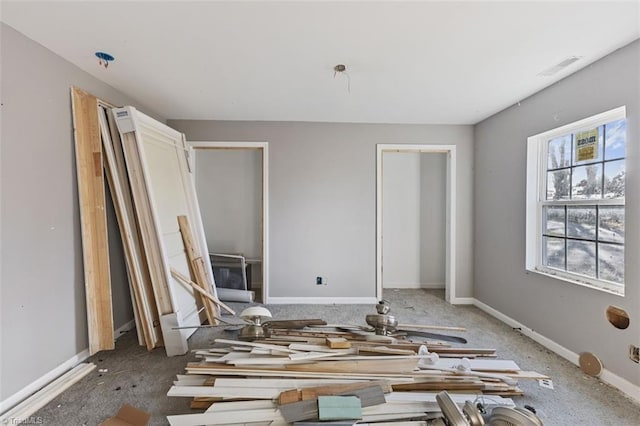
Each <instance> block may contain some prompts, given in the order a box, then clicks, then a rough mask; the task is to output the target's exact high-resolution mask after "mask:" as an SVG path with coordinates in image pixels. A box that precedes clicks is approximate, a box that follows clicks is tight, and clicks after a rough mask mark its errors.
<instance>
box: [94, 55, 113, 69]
mask: <svg viewBox="0 0 640 426" xmlns="http://www.w3.org/2000/svg"><path fill="white" fill-rule="evenodd" d="M96 58H98V63H99V64H100V65H102V66H103V67H105V68H108V67H109V62H111V61H113V60H115V59H116V58H114V57H113V56H111V55H109V54H108V53H106V52H96Z"/></svg>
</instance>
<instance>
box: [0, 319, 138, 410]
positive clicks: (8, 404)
mask: <svg viewBox="0 0 640 426" xmlns="http://www.w3.org/2000/svg"><path fill="white" fill-rule="evenodd" d="M135 326H136V322H135V320H131V321H129V322H127V323H125V324H124V325H122V326H121V327H119V328H118V329H117V330H115V331H114V335H115V338H116V339H118V338H119V337H120V336H122V334H124V333H125V332H127V331H129V330H132V329H133V328H135ZM87 358H89V349H85V350H83V351H82V352H80V353H77V354H75V355H74V356H72V357H71V358H69V359H68V360H66V361H65V362H63V363H62V364H60V365H59V366H57V367H56V368H54V369H53V370H51V371H49V372H48V373H46V374H44V375H43V376H41V377H39V378H38V379H36V380H34V381H33V382H31V383H29V384H28V385H27V386H25V387H24V388H22V389H20V390H19V391H18V392H16V393H14V394H13V395H11V396H10V397H8V398H7V399H5V400H4V401H0V413H4V412H5V411H8V410H9V409H11V408H12V407H14V406H16V405H17V404H19V403H20V402H22V401H23V400H25V399H26V398H28V397H29V396H31V395H32V394H34V393H35V392H37V391H38V390H40V389H42V388H43V387H45V386H46V385H48V384H49V383H51V382H52V381H54V380H55V379H57V378H58V377H60V376H62V375H63V374H64V373H66V372H67V371H69V370H71V369H72V368H73V367H75V366H76V365H78V364H79V363H81V362H83V361H84V360H86V359H87Z"/></svg>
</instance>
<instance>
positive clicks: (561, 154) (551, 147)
mask: <svg viewBox="0 0 640 426" xmlns="http://www.w3.org/2000/svg"><path fill="white" fill-rule="evenodd" d="M570 165H571V135H566V136H561V137H559V138H555V139H551V140H550V141H549V144H548V145H547V169H559V168H561V167H569V166H570Z"/></svg>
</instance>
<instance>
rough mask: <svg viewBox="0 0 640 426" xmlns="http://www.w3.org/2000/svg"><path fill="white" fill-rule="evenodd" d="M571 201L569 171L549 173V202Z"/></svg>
mask: <svg viewBox="0 0 640 426" xmlns="http://www.w3.org/2000/svg"><path fill="white" fill-rule="evenodd" d="M568 199H569V169H565V170H556V171H555V172H547V200H568Z"/></svg>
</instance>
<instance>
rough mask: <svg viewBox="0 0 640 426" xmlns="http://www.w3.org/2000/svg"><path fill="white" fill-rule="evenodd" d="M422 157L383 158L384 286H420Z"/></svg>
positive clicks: (407, 154) (397, 154)
mask: <svg viewBox="0 0 640 426" xmlns="http://www.w3.org/2000/svg"><path fill="white" fill-rule="evenodd" d="M420 217H421V216H420V154H419V153H410V152H393V151H391V152H384V153H383V154H382V235H383V238H382V285H383V287H384V288H417V287H418V286H419V284H420V225H421V223H420Z"/></svg>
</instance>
